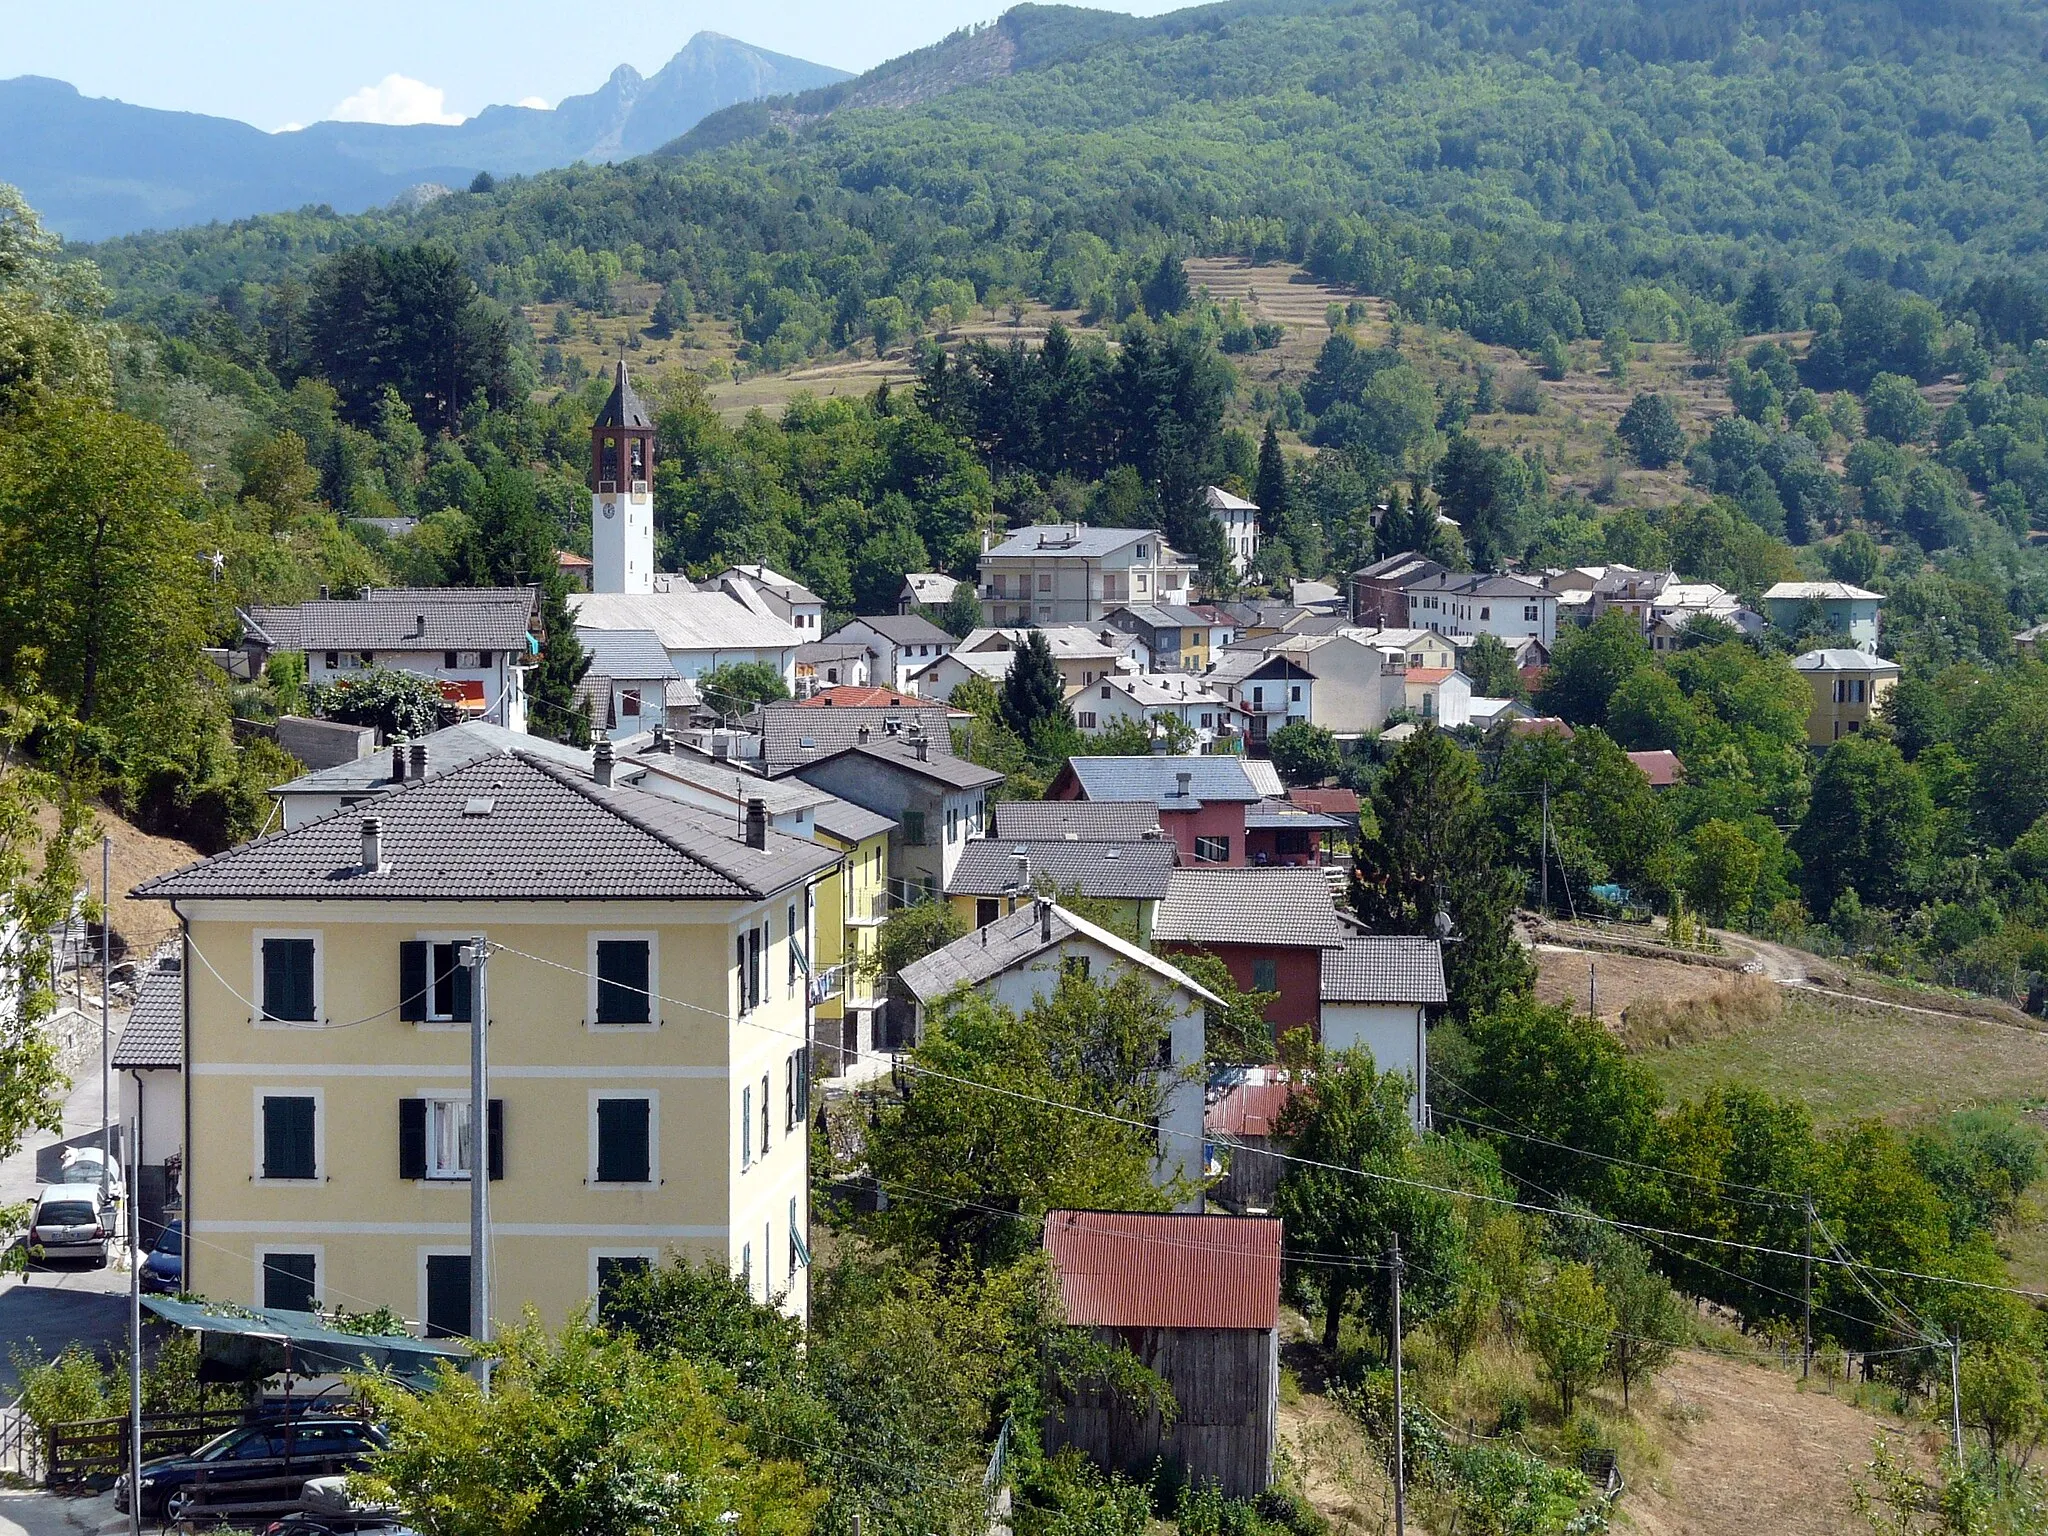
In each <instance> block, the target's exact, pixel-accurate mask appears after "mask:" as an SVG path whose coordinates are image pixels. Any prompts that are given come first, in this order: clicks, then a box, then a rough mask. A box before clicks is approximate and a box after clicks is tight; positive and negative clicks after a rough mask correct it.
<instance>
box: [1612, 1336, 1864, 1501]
mask: <svg viewBox="0 0 2048 1536" xmlns="http://www.w3.org/2000/svg"><path fill="white" fill-rule="evenodd" d="M1658 1385H1659V1386H1660V1387H1661V1388H1662V1389H1663V1397H1664V1404H1663V1406H1664V1408H1665V1411H1666V1415H1667V1419H1668V1420H1669V1422H1670V1423H1671V1438H1670V1443H1669V1460H1668V1462H1667V1464H1666V1466H1665V1468H1664V1470H1663V1472H1662V1473H1661V1474H1660V1475H1658V1476H1656V1477H1654V1478H1652V1479H1650V1480H1649V1481H1648V1484H1647V1485H1637V1486H1634V1487H1631V1488H1630V1489H1629V1491H1628V1493H1627V1494H1626V1495H1625V1496H1624V1497H1623V1499H1622V1503H1621V1507H1622V1512H1623V1515H1624V1516H1625V1520H1626V1523H1627V1525H1629V1526H1632V1527H1633V1528H1634V1529H1635V1530H1638V1531H1642V1532H1646V1533H1650V1536H1766V1533H1768V1536H1836V1533H1842V1536H1847V1533H1849V1532H1853V1531H1855V1530H1857V1529H1859V1527H1858V1526H1857V1525H1856V1524H1855V1519H1854V1516H1853V1514H1852V1513H1851V1511H1850V1508H1849V1490H1850V1488H1851V1486H1852V1484H1853V1482H1854V1478H1855V1474H1856V1472H1857V1470H1858V1469H1859V1468H1860V1467H1862V1466H1863V1465H1864V1464H1865V1463H1866V1462H1868V1461H1869V1460H1870V1446H1871V1438H1872V1436H1873V1435H1875V1434H1876V1433H1877V1432H1878V1430H1880V1429H1882V1428H1885V1427H1887V1426H1886V1425H1885V1424H1884V1422H1883V1421H1882V1420H1879V1419H1877V1418H1874V1417H1873V1416H1872V1415H1870V1414H1867V1413H1865V1412H1863V1411H1862V1410H1860V1409H1858V1408H1854V1407H1851V1406H1850V1405H1849V1404H1847V1403H1845V1402H1842V1401H1840V1400H1838V1399H1836V1398H1833V1397H1830V1396H1828V1395H1827V1394H1826V1393H1823V1392H1801V1391H1800V1390H1799V1384H1798V1382H1797V1381H1796V1380H1794V1379H1793V1378H1792V1377H1791V1376H1788V1375H1783V1374H1780V1373H1779V1372H1777V1371H1773V1370H1769V1369H1767V1368H1765V1367H1763V1366H1754V1365H1744V1364H1742V1363H1740V1362H1738V1361H1734V1360H1728V1359H1724V1358H1721V1357H1719V1356H1714V1355H1703V1354H1688V1355H1681V1356H1680V1357H1679V1358H1678V1359H1677V1360H1676V1361H1675V1362H1674V1363H1673V1364H1672V1366H1671V1367H1670V1369H1668V1370H1667V1371H1665V1372H1664V1374H1663V1375H1662V1376H1661V1377H1659V1378H1658Z"/></svg>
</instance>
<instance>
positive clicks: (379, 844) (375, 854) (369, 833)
mask: <svg viewBox="0 0 2048 1536" xmlns="http://www.w3.org/2000/svg"><path fill="white" fill-rule="evenodd" d="M362 863H363V869H364V871H365V872H366V873H368V874H373V875H374V874H375V873H376V872H377V871H378V870H379V869H381V868H382V867H383V865H384V823H383V821H382V820H380V819H379V818H378V817H375V816H365V817H364V818H363V858H362Z"/></svg>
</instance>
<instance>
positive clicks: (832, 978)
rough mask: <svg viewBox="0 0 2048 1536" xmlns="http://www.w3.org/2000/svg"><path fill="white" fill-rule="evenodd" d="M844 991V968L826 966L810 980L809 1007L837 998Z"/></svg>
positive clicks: (840, 966)
mask: <svg viewBox="0 0 2048 1536" xmlns="http://www.w3.org/2000/svg"><path fill="white" fill-rule="evenodd" d="M845 990H846V967H845V966H844V965H828V966H826V967H825V968H824V969H823V970H821V971H819V972H818V973H817V974H816V975H815V976H813V977H812V978H811V1006H812V1007H813V1008H815V1007H817V1006H818V1004H820V1003H822V1002H825V1001H827V1000H828V999H830V998H835V997H838V996H839V995H840V994H841V993H842V992H844V991H845Z"/></svg>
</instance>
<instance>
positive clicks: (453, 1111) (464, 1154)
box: [424, 1099, 469, 1179]
mask: <svg viewBox="0 0 2048 1536" xmlns="http://www.w3.org/2000/svg"><path fill="white" fill-rule="evenodd" d="M424 1102H425V1107H426V1111H427V1177H428V1178H430V1179H466V1178H468V1177H469V1100H467V1099H427V1100H425V1101H424Z"/></svg>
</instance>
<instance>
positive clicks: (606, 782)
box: [590, 741, 617, 789]
mask: <svg viewBox="0 0 2048 1536" xmlns="http://www.w3.org/2000/svg"><path fill="white" fill-rule="evenodd" d="M616 766H617V764H616V762H615V761H614V759H613V756H612V744H611V743H610V742H609V741H600V742H599V743H598V744H597V746H596V747H595V748H594V749H593V750H592V751H591V754H590V772H591V776H592V777H593V778H595V779H596V780H597V783H598V787H599V788H601V789H610V788H611V787H612V770H613V769H614V768H615V767H616Z"/></svg>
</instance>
